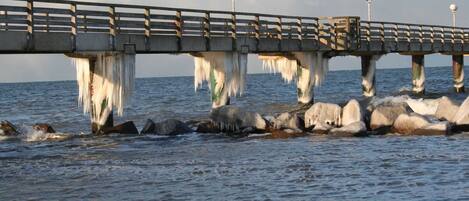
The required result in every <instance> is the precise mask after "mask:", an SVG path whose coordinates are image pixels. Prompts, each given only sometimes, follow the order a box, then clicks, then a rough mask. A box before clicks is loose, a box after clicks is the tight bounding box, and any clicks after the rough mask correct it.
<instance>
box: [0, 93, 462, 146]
mask: <svg viewBox="0 0 469 201" xmlns="http://www.w3.org/2000/svg"><path fill="white" fill-rule="evenodd" d="M31 130H32V131H33V132H36V133H43V134H48V133H55V130H54V129H53V128H52V126H51V125H49V124H35V125H33V126H32V128H31ZM466 131H469V97H468V98H467V99H466V100H465V101H464V102H463V103H462V104H460V105H458V104H457V103H456V102H454V101H453V100H451V99H450V98H448V97H441V98H438V99H412V98H410V97H409V96H406V95H404V96H396V97H387V98H382V99H380V98H371V99H366V100H362V101H360V102H359V101H357V100H354V99H352V100H350V101H348V102H347V103H346V104H344V105H343V106H340V105H338V104H332V103H322V102H318V103H315V104H313V105H312V106H310V107H309V106H308V107H303V109H301V110H298V111H294V112H286V113H282V114H278V115H277V116H262V115H261V114H259V113H256V112H249V111H245V110H243V109H241V108H238V107H235V106H224V107H220V108H217V109H214V110H212V112H211V113H210V118H209V120H204V121H189V122H182V121H179V120H175V119H169V120H166V121H163V122H158V123H155V122H153V121H152V120H147V122H146V124H145V126H144V127H143V129H142V130H141V131H140V132H139V131H138V129H137V128H136V126H135V124H134V123H133V122H131V121H130V122H125V123H123V124H120V125H117V126H115V127H113V128H110V129H106V130H105V131H103V134H114V133H116V134H131V135H132V134H134V135H136V134H140V135H161V136H175V135H181V134H187V133H193V132H197V133H215V134H216V133H226V134H228V135H230V136H238V137H242V136H247V135H249V134H270V135H268V136H269V137H270V138H289V137H298V136H306V135H325V136H337V137H365V136H369V135H385V134H390V133H392V134H400V135H452V134H455V133H459V132H466ZM21 134H22V131H20V130H19V129H18V128H17V127H16V126H15V125H13V124H12V123H10V122H8V121H2V122H1V123H0V136H6V137H15V136H20V135H21Z"/></svg>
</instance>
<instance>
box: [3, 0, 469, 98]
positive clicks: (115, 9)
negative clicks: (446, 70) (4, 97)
mask: <svg viewBox="0 0 469 201" xmlns="http://www.w3.org/2000/svg"><path fill="white" fill-rule="evenodd" d="M468 29H469V28H462V27H452V26H436V25H422V24H408V23H394V22H376V21H361V20H360V19H359V18H358V17H326V18H315V17H302V16H283V15H270V14H260V13H245V12H227V11H210V10H195V9H181V8H165V7H151V6H139V5H123V4H105V3H92V2H79V1H62V0H60V1H59V0H16V1H13V0H4V1H2V2H0V44H1V45H0V54H33V53H63V54H66V55H68V56H71V57H79V58H82V57H83V55H88V56H89V55H98V54H102V53H104V52H106V53H113V54H114V55H120V54H127V55H129V54H131V55H135V54H164V53H171V54H182V53H189V54H191V55H193V56H194V57H195V62H196V75H199V77H198V80H196V82H195V84H196V85H199V84H201V83H202V82H203V81H204V80H205V81H208V82H209V83H210V88H211V91H212V101H213V106H214V107H219V106H222V105H225V104H228V103H229V97H230V96H234V95H236V94H239V92H242V89H243V83H244V77H243V76H245V74H246V73H245V70H246V66H247V58H246V55H247V54H258V55H260V57H259V58H260V59H262V60H263V61H264V63H265V64H266V66H269V68H271V69H274V70H276V71H279V72H281V73H282V76H283V77H284V78H285V79H286V80H288V81H291V80H293V79H296V80H297V81H296V83H297V85H298V101H299V102H300V103H310V102H312V101H313V87H314V86H317V85H318V84H320V82H321V80H322V79H323V76H324V74H325V71H327V63H328V60H329V59H330V58H333V57H336V56H347V55H353V56H358V57H361V60H362V76H363V82H362V86H363V93H364V95H365V96H374V95H375V94H376V89H375V82H376V81H375V72H376V63H377V61H378V60H379V58H380V56H382V55H385V54H388V53H398V54H402V55H409V56H412V74H413V90H414V91H415V92H416V93H424V92H425V70H424V63H425V62H424V60H425V57H424V56H425V55H428V54H435V53H439V54H444V55H451V56H452V58H453V74H454V88H455V91H456V92H464V71H463V66H464V54H469V45H466V44H467V43H468V42H469V30H468ZM214 55H219V56H220V55H221V56H223V58H217V57H216V56H215V57H214ZM221 56H220V57H221ZM94 57H95V56H92V57H89V58H91V60H92V58H94ZM129 65H135V63H134V64H129ZM91 72H92V71H91ZM91 87H92V86H91ZM127 90H129V89H127Z"/></svg>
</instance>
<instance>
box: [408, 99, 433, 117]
mask: <svg viewBox="0 0 469 201" xmlns="http://www.w3.org/2000/svg"><path fill="white" fill-rule="evenodd" d="M440 100H441V99H418V100H415V99H408V100H407V101H406V102H407V105H409V107H410V108H411V109H412V111H414V112H415V113H417V114H420V115H431V116H434V115H435V113H436V111H437V109H438V105H439V104H440Z"/></svg>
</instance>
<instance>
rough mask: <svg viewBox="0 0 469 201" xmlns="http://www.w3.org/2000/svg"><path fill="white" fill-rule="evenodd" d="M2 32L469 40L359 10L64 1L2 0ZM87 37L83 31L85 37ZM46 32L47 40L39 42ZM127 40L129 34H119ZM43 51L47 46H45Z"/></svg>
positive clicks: (294, 45)
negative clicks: (365, 17) (307, 13)
mask: <svg viewBox="0 0 469 201" xmlns="http://www.w3.org/2000/svg"><path fill="white" fill-rule="evenodd" d="M344 24H346V26H344ZM355 25H356V26H355ZM2 32H9V33H15V32H22V34H26V36H25V37H23V36H21V37H16V39H17V40H18V39H19V38H21V39H22V40H24V39H23V38H25V40H26V42H24V43H25V44H24V45H23V44H22V45H17V46H15V44H9V47H8V48H4V49H2V50H1V51H5V52H9V51H10V50H14V52H21V51H22V50H23V49H24V50H27V51H31V50H34V49H37V47H38V46H41V44H46V43H48V40H46V39H44V33H61V34H62V36H63V35H65V36H66V40H67V42H66V44H72V45H70V46H71V47H68V46H67V47H66V46H63V47H62V46H60V47H57V48H55V49H54V50H53V52H60V51H62V49H63V50H66V51H68V52H70V51H75V50H77V49H78V50H82V49H85V50H88V49H87V48H76V47H77V38H79V36H80V35H86V33H90V34H94V33H99V34H101V35H105V37H106V38H109V44H110V45H109V46H110V47H111V48H109V49H111V50H115V49H116V43H119V41H118V42H116V38H118V37H119V36H122V35H125V36H130V35H132V36H138V37H143V38H144V40H143V41H144V42H142V43H143V45H140V46H146V48H140V49H141V50H140V51H142V52H144V51H149V50H154V49H158V48H159V47H156V46H155V45H153V46H151V47H150V42H149V41H151V40H152V38H153V37H159V36H163V37H160V39H159V41H158V42H161V40H165V39H166V38H164V37H172V38H176V39H175V40H176V43H177V45H176V46H177V48H176V49H175V50H173V49H171V48H166V49H165V50H155V51H161V52H180V51H181V50H183V51H188V52H190V51H197V50H199V49H203V50H211V47H212V46H214V45H210V42H211V41H216V40H217V39H219V38H223V39H224V40H223V41H224V42H226V43H230V48H233V49H235V48H237V47H238V46H239V43H236V41H237V40H238V39H247V40H250V41H248V42H246V43H245V44H248V45H250V48H251V49H252V50H254V51H257V52H263V51H267V52H275V51H314V50H335V51H349V52H351V51H357V50H361V51H381V52H392V51H394V52H402V51H421V52H426V51H431V52H438V51H452V52H455V51H464V50H465V49H464V44H465V43H467V42H469V29H468V28H463V27H450V26H437V25H422V24H408V23H395V22H377V21H360V19H359V18H358V17H327V18H315V17H302V16H286V15H271V14H260V13H247V12H229V11H215V10H199V9H183V8H168V7H155V6H143V5H126V4H107V3H94V2H80V1H66V0H2V1H1V2H0V33H2ZM68 34H69V35H70V37H69V36H68ZM34 35H42V38H41V37H39V39H36V40H37V41H34V40H35V39H34V38H35V37H34ZM9 36H12V34H10V35H9ZM54 37H55V36H54ZM90 37H92V36H90ZM189 37H192V38H197V41H196V42H197V44H200V43H199V41H205V44H203V46H204V47H203V48H183V47H182V46H184V47H187V46H195V45H194V44H193V43H194V41H195V40H192V41H189V42H186V43H185V44H184V45H181V41H182V40H183V39H184V38H189ZM12 38H13V37H12ZM63 38H64V37H63ZM63 38H62V39H63ZM88 38H89V37H88ZM88 38H87V37H82V39H81V41H84V40H88ZM41 39H43V40H42V41H46V42H41ZM225 39H228V40H229V42H227V40H225ZM230 39H232V40H230ZM5 40H6V39H5ZM68 40H70V42H68ZM7 41H8V40H7ZM122 41H125V40H120V42H122ZM218 41H221V40H218ZM238 41H240V40H238ZM202 43H203V42H202ZM218 44H221V43H217V45H218ZM243 44H244V43H243ZM10 46H11V48H10ZM137 46H139V45H137ZM220 46H223V47H224V48H218V49H223V50H227V49H230V48H228V46H226V45H220ZM225 46H226V47H225ZM23 47H24V48H23ZM0 49H1V48H0ZM95 49H98V48H95ZM215 49H216V48H215ZM93 50H94V49H93ZM468 50H469V49H468ZM43 51H44V52H48V51H47V49H45V50H43Z"/></svg>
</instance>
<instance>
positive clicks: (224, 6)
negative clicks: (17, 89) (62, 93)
mask: <svg viewBox="0 0 469 201" xmlns="http://www.w3.org/2000/svg"><path fill="white" fill-rule="evenodd" d="M2 1H3V0H2ZM87 1H93V0H87ZM95 1H96V0H95ZM99 1H100V2H106V3H129V4H141V5H152V6H165V7H184V8H200V9H213V10H230V9H231V0H99ZM453 2H454V3H456V4H458V6H459V11H458V15H457V19H458V20H457V23H458V26H464V27H469V20H465V19H469V1H467V0H466V1H464V0H374V4H373V5H374V6H373V11H374V13H373V17H374V20H378V21H395V22H408V23H423V24H437V25H450V23H451V15H450V12H449V8H448V7H449V4H450V3H453ZM266 5H268V6H266ZM237 9H238V10H239V11H246V12H260V13H273V14H285V15H301V16H315V17H317V16H360V17H362V18H363V19H366V15H367V4H366V2H365V0H288V1H284V0H283V1H278V0H237ZM425 63H426V65H427V66H449V65H451V58H450V56H444V55H428V56H427V57H426V61H425ZM330 67H331V69H332V70H343V69H360V59H359V58H357V57H336V58H334V59H332V61H331V65H330ZM408 67H410V57H409V56H402V55H397V54H390V55H387V56H384V57H382V59H381V60H380V61H379V62H378V68H408ZM0 69H1V72H2V73H0V83H2V82H29V81H49V80H74V79H75V69H74V68H73V67H72V65H71V61H70V59H68V58H67V57H65V56H64V55H0ZM262 72H264V71H263V70H262V68H261V63H260V62H259V61H258V60H257V59H256V57H255V56H254V55H252V56H250V57H249V73H262ZM185 75H189V76H190V75H193V60H192V58H191V57H190V56H188V55H177V56H176V55H138V56H137V77H162V76H185Z"/></svg>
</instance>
